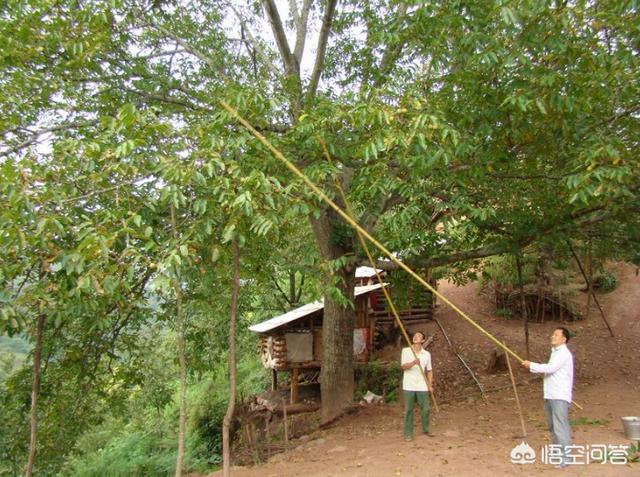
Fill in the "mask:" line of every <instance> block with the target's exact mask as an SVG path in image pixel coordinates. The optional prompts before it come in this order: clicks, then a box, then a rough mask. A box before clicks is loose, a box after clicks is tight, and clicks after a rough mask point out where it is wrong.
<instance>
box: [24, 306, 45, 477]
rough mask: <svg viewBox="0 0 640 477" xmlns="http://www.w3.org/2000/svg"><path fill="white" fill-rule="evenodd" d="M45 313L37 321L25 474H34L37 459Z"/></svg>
mask: <svg viewBox="0 0 640 477" xmlns="http://www.w3.org/2000/svg"><path fill="white" fill-rule="evenodd" d="M45 319H46V318H45V315H42V314H41V315H39V316H38V321H37V322H36V343H35V349H34V350H33V379H32V384H31V438H30V439H29V459H28V461H27V468H26V470H25V476H26V477H31V476H32V475H33V464H34V463H35V460H36V444H37V436H38V393H39V392H40V361H41V358H42V332H43V331H44V322H45Z"/></svg>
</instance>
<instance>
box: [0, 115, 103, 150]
mask: <svg viewBox="0 0 640 477" xmlns="http://www.w3.org/2000/svg"><path fill="white" fill-rule="evenodd" d="M97 123H98V120H97V119H94V120H91V121H78V122H71V123H63V124H58V125H57V126H52V127H50V128H44V129H41V130H39V131H37V132H35V133H33V135H32V136H31V137H30V138H28V139H26V140H25V141H23V142H21V143H20V144H16V145H15V146H12V147H8V148H7V149H5V150H4V151H1V152H0V157H6V156H8V155H10V154H14V153H16V152H18V151H20V150H22V149H24V148H25V147H29V146H31V145H33V144H35V143H36V142H38V138H39V137H40V136H42V135H43V134H49V133H53V132H59V131H66V130H69V129H74V128H81V127H84V126H93V125H94V124H97Z"/></svg>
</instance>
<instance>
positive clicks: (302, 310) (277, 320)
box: [249, 283, 382, 333]
mask: <svg viewBox="0 0 640 477" xmlns="http://www.w3.org/2000/svg"><path fill="white" fill-rule="evenodd" d="M380 288H382V285H381V284H380V283H375V284H373V285H366V286H362V287H356V288H355V296H360V295H366V294H367V293H371V292H372V291H375V290H379V289H380ZM323 308H324V301H323V300H318V301H314V302H312V303H307V304H306V305H303V306H301V307H299V308H294V309H293V310H291V311H288V312H287V313H285V314H284V315H279V316H275V317H273V318H270V319H268V320H266V321H263V322H262V323H258V324H255V325H252V326H250V327H249V329H250V330H251V331H255V332H256V333H265V332H267V331H271V330H273V329H276V328H279V327H280V326H282V325H286V324H288V323H291V322H293V321H296V320H299V319H300V318H304V317H305V316H309V315H310V314H312V313H315V312H316V311H318V310H322V309H323Z"/></svg>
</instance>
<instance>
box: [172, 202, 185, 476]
mask: <svg viewBox="0 0 640 477" xmlns="http://www.w3.org/2000/svg"><path fill="white" fill-rule="evenodd" d="M171 225H172V228H173V236H174V238H175V239H176V240H177V238H178V229H177V225H176V212H175V208H174V207H173V204H172V205H171ZM177 272H178V271H177V270H176V271H175V272H174V276H173V288H174V290H175V294H176V314H177V318H178V337H177V339H178V361H179V363H180V398H179V400H180V404H179V407H180V417H179V419H178V457H177V459H176V473H175V477H180V476H181V475H182V465H183V462H184V429H185V420H186V417H185V416H186V411H185V407H186V395H187V370H186V368H187V366H186V363H185V357H184V314H183V310H182V289H181V285H180V280H179V278H178V275H177Z"/></svg>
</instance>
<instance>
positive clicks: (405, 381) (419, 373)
mask: <svg viewBox="0 0 640 477" xmlns="http://www.w3.org/2000/svg"><path fill="white" fill-rule="evenodd" d="M424 340H425V337H424V334H423V333H422V332H420V331H418V332H417V333H415V334H414V335H413V340H412V342H413V344H412V345H411V347H410V348H409V347H407V348H403V350H402V355H401V359H400V366H401V367H402V369H403V370H404V373H403V376H402V391H403V396H404V438H405V440H406V441H410V440H412V439H413V409H414V406H415V403H416V401H417V402H418V405H419V406H420V420H421V422H422V432H423V433H424V434H426V435H428V436H431V435H432V434H431V433H430V432H429V396H428V395H427V392H429V391H431V392H433V370H432V368H431V353H429V352H428V351H427V350H425V349H423V348H422V344H423V343H424ZM411 348H413V352H412V351H411ZM414 352H415V355H414ZM416 356H417V357H418V359H416ZM425 377H426V380H425ZM427 381H428V383H429V387H428V388H427Z"/></svg>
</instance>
